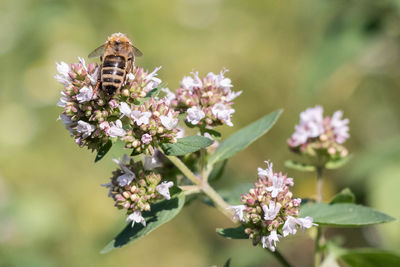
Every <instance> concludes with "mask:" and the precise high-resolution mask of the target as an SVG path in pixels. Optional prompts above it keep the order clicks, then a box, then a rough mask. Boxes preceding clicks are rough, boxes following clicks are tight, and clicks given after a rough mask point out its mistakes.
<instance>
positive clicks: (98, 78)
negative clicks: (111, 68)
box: [91, 58, 103, 99]
mask: <svg viewBox="0 0 400 267" xmlns="http://www.w3.org/2000/svg"><path fill="white" fill-rule="evenodd" d="M100 59H101V58H100ZM102 66H103V64H101V65H100V67H99V69H98V70H99V75H98V77H97V82H96V86H95V87H94V89H93V94H92V97H91V99H93V97H94V95H95V94H96V93H97V90H99V87H100V84H101V70H102V69H103V68H102Z"/></svg>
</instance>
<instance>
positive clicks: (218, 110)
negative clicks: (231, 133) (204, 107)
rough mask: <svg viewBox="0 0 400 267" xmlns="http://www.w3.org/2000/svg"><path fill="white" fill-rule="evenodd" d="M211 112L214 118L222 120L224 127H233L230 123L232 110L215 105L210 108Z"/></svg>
mask: <svg viewBox="0 0 400 267" xmlns="http://www.w3.org/2000/svg"><path fill="white" fill-rule="evenodd" d="M211 111H212V113H213V114H214V116H215V117H217V118H218V119H220V120H222V121H223V122H224V123H226V125H228V126H231V127H232V126H233V123H232V122H231V116H232V114H233V113H234V112H235V110H234V109H233V108H226V106H225V105H224V104H222V103H217V104H215V105H214V106H213V107H212V109H211Z"/></svg>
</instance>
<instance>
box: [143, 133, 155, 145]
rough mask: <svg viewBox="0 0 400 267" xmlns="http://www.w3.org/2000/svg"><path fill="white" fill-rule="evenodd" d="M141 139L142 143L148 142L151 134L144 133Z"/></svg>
mask: <svg viewBox="0 0 400 267" xmlns="http://www.w3.org/2000/svg"><path fill="white" fill-rule="evenodd" d="M141 140H142V142H143V143H144V144H150V142H151V140H153V138H152V137H151V135H149V134H147V133H146V134H144V135H142V138H141Z"/></svg>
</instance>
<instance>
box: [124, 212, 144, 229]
mask: <svg viewBox="0 0 400 267" xmlns="http://www.w3.org/2000/svg"><path fill="white" fill-rule="evenodd" d="M126 222H127V223H130V222H132V227H133V226H134V225H135V223H141V224H143V226H146V220H145V219H144V218H143V216H142V214H141V213H140V211H134V212H133V213H132V214H131V215H129V216H128V218H126Z"/></svg>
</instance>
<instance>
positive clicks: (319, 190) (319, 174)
mask: <svg viewBox="0 0 400 267" xmlns="http://www.w3.org/2000/svg"><path fill="white" fill-rule="evenodd" d="M322 172H323V167H317V202H322V186H323V180H322Z"/></svg>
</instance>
